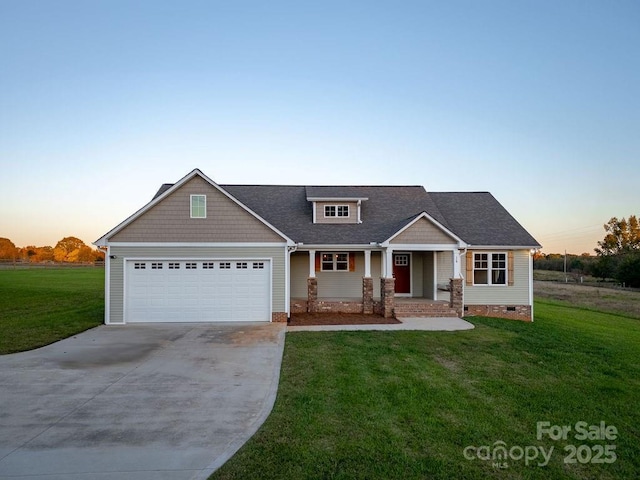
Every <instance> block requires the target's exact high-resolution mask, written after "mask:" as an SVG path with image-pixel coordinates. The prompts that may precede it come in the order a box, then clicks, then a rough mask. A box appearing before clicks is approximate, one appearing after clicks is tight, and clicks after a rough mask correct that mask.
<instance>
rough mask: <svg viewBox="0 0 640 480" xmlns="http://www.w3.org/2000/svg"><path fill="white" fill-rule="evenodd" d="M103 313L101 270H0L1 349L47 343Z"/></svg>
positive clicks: (88, 325)
mask: <svg viewBox="0 0 640 480" xmlns="http://www.w3.org/2000/svg"><path fill="white" fill-rule="evenodd" d="M103 318H104V269H102V268H64V269H61V268H60V269H53V268H52V269H48V268H47V269H36V268H25V269H17V270H0V332H2V334H1V335H0V354H6V353H15V352H21V351H24V350H31V349H33V348H37V347H41V346H44V345H48V344H50V343H53V342H55V341H58V340H61V339H63V338H67V337H69V336H71V335H74V334H76V333H79V332H82V331H84V330H87V329H88V328H92V327H95V326H97V325H99V324H100V323H102V321H103Z"/></svg>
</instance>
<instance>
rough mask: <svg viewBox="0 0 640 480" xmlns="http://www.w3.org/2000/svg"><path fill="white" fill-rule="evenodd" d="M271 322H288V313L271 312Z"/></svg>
mask: <svg viewBox="0 0 640 480" xmlns="http://www.w3.org/2000/svg"><path fill="white" fill-rule="evenodd" d="M271 321H272V322H285V323H286V321H287V313H286V312H271Z"/></svg>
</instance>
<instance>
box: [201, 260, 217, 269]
mask: <svg viewBox="0 0 640 480" xmlns="http://www.w3.org/2000/svg"><path fill="white" fill-rule="evenodd" d="M213 265H214V262H202V268H203V269H204V270H211V269H213Z"/></svg>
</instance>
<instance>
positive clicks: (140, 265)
mask: <svg viewBox="0 0 640 480" xmlns="http://www.w3.org/2000/svg"><path fill="white" fill-rule="evenodd" d="M133 268H134V269H135V270H144V269H146V268H147V264H146V263H141V262H136V263H134V264H133Z"/></svg>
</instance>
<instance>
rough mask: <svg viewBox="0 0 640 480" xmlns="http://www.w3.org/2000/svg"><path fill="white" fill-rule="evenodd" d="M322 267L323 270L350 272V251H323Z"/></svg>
mask: <svg viewBox="0 0 640 480" xmlns="http://www.w3.org/2000/svg"><path fill="white" fill-rule="evenodd" d="M320 263H321V267H322V271H323V272H334V271H336V272H339V271H342V272H348V271H349V254H348V253H323V254H322V257H321V262H320Z"/></svg>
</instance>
